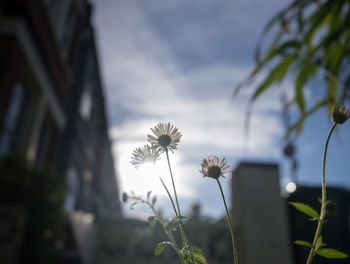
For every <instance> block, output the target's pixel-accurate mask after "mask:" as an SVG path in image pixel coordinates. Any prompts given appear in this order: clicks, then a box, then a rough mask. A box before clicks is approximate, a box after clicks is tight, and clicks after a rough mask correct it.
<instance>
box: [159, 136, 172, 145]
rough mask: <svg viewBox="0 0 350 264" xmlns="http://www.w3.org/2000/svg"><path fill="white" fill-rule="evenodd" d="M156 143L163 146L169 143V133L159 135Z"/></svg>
mask: <svg viewBox="0 0 350 264" xmlns="http://www.w3.org/2000/svg"><path fill="white" fill-rule="evenodd" d="M158 143H159V145H161V146H162V147H163V148H166V147H168V146H169V145H170V143H171V137H170V136H169V135H161V136H160V137H158Z"/></svg>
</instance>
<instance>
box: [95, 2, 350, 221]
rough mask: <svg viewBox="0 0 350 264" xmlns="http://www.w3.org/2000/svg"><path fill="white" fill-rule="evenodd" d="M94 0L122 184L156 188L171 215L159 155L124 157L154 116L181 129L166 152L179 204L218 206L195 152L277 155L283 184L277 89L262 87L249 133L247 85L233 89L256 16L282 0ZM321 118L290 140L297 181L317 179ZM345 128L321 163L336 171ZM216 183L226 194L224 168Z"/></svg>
mask: <svg viewBox="0 0 350 264" xmlns="http://www.w3.org/2000/svg"><path fill="white" fill-rule="evenodd" d="M93 2H94V4H95V10H94V14H93V17H94V25H95V29H96V39H97V46H98V50H99V56H100V58H101V61H100V65H101V69H102V77H103V78H102V79H103V81H104V85H105V87H106V97H107V105H108V115H109V122H110V135H111V138H112V140H113V143H114V145H113V152H114V155H115V160H116V170H117V175H118V181H119V188H120V191H121V192H123V191H126V192H130V191H134V192H135V194H136V195H143V196H146V193H147V192H148V191H149V190H151V191H152V192H153V193H155V194H158V196H159V199H158V200H159V203H158V206H159V208H160V209H161V210H163V212H164V213H165V214H171V211H170V210H171V206H170V204H169V202H168V201H167V200H166V197H165V191H164V190H163V188H162V186H161V184H160V181H159V179H158V176H161V177H162V178H163V179H164V180H165V181H166V182H167V184H169V187H170V181H169V172H168V170H167V167H166V157H165V156H164V155H162V158H161V160H160V161H159V162H157V163H156V165H155V168H157V169H155V168H154V169H155V171H154V172H153V171H152V169H149V168H148V169H145V168H142V167H140V168H139V169H138V170H136V169H135V168H134V167H133V166H132V165H131V164H130V157H131V154H132V151H133V149H134V148H136V147H140V146H143V145H144V144H146V143H147V142H146V139H147V134H149V133H151V130H150V128H151V127H154V126H155V125H156V124H157V123H159V122H170V123H172V124H174V125H175V126H176V127H178V128H179V131H180V132H181V133H182V134H183V137H182V139H181V142H180V144H179V149H178V150H177V151H175V153H174V154H171V156H170V160H171V163H172V166H173V170H174V176H175V182H176V185H177V187H178V194H179V198H180V204H181V206H182V208H183V210H182V211H183V212H185V213H188V212H189V211H190V208H191V205H192V204H193V203H195V202H199V203H200V204H201V209H202V213H203V214H205V215H210V216H211V217H215V218H217V217H222V216H223V214H224V208H223V205H222V204H221V200H220V197H219V193H218V189H217V185H216V184H215V182H214V181H213V180H212V179H208V178H203V177H202V175H201V174H200V173H199V170H200V164H201V161H202V159H203V158H205V157H207V156H209V155H216V156H218V157H220V158H222V157H226V158H227V159H228V161H229V164H230V165H231V170H233V169H234V168H235V166H236V164H237V163H239V162H240V161H242V160H245V161H246V160H250V161H258V162H259V161H260V162H277V163H278V164H279V165H280V174H281V186H282V188H285V185H286V184H287V183H288V182H289V181H290V171H289V167H288V163H287V162H286V160H285V159H284V157H283V155H282V148H283V141H282V137H283V134H284V133H285V128H284V126H283V122H282V121H281V109H282V108H281V103H280V96H281V93H280V91H281V89H279V90H278V89H273V90H271V91H270V92H267V93H266V94H264V96H263V97H261V98H260V99H259V100H258V101H257V102H256V104H255V105H254V107H253V115H252V119H251V122H250V129H249V134H248V135H247V134H245V130H244V124H245V123H244V120H245V112H246V109H247V103H248V100H249V96H250V95H251V92H252V90H251V89H245V90H242V92H241V93H240V94H239V96H238V97H237V98H235V99H233V98H232V92H233V89H234V87H235V85H236V84H237V83H238V82H240V81H241V80H242V79H243V78H244V77H245V76H246V75H247V74H248V72H249V71H250V70H251V69H252V68H253V66H254V61H253V53H254V48H255V45H256V43H257V40H258V37H259V34H260V33H261V31H262V29H263V25H265V24H266V23H267V21H268V19H269V18H270V17H272V15H274V14H275V13H276V12H277V10H279V9H280V8H281V7H282V5H284V4H285V2H284V1H277V0H249V1H220V3H218V2H215V1H195V0H192V1H190V0H188V1H187V0H180V1H173V0H171V1H170V0H164V1H152V0H128V1H121V0H120V1H112V0H101V1H97V0H95V1H93ZM257 10H259V12H257ZM252 17H254V19H252ZM292 87H293V84H292V83H289V81H288V80H287V81H286V82H285V83H284V84H283V89H284V90H285V91H287V93H288V94H289V95H290V96H291V97H292V96H293V90H292ZM306 96H308V98H309V100H310V101H311V102H313V101H316V100H317V98H318V96H319V89H316V88H313V87H310V89H309V90H308V93H307V94H306ZM294 113H296V112H295V111H294ZM296 117H297V116H296V115H294V118H296ZM329 124H330V122H329V120H328V117H327V114H326V111H324V110H321V111H320V112H319V113H317V114H316V115H315V116H314V117H312V118H311V119H309V120H308V121H307V125H306V126H305V130H304V132H303V133H302V135H301V137H300V139H299V140H298V146H297V151H298V153H297V158H298V159H299V170H298V172H297V174H298V175H297V180H298V181H299V182H302V183H305V184H319V183H320V178H319V175H320V169H319V168H320V163H321V158H322V146H323V140H324V138H325V137H326V134H327V132H328V129H329ZM315 129H316V130H317V133H316V134H315V133H314V131H315ZM348 133H349V125H348V124H346V125H345V126H344V128H342V133H339V134H338V136H339V137H338V138H339V139H343V141H342V143H343V144H339V143H337V142H332V146H330V156H332V153H333V157H334V158H333V160H332V158H330V160H329V163H328V164H329V166H330V168H334V169H335V170H334V171H336V168H337V166H336V165H337V164H338V165H339V161H341V160H344V159H345V156H346V155H345V153H347V152H346V149H347V148H348V147H349V140H348V138H345V136H344V135H347V134H348ZM344 143H345V144H344ZM334 148H337V152H336V153H335V151H333V152H332V149H333V150H334ZM341 166H345V167H346V166H347V168H343V170H342V171H346V169H348V171H349V170H350V168H349V166H350V165H349V163H344V164H342V165H341ZM336 172H337V173H335V174H334V175H333V176H332V177H330V179H329V182H330V184H332V183H334V184H338V185H340V184H341V185H345V186H349V179H347V178H346V177H345V175H344V174H343V173H341V171H336ZM222 183H223V187H224V191H225V194H226V196H227V197H228V200H229V201H230V197H231V193H230V184H231V183H230V177H228V178H227V179H222ZM123 212H124V214H126V215H129V216H133V217H140V216H143V215H144V214H147V212H146V211H144V209H141V208H135V210H134V211H131V210H129V208H128V207H127V206H125V205H124V208H123Z"/></svg>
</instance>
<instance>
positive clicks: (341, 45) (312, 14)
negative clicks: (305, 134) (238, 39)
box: [234, 0, 350, 137]
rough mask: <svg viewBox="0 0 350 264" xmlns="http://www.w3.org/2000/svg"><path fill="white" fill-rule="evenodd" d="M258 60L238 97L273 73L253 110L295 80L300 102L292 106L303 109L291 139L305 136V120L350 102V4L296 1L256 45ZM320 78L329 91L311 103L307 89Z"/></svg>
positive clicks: (261, 87) (347, 1)
mask: <svg viewBox="0 0 350 264" xmlns="http://www.w3.org/2000/svg"><path fill="white" fill-rule="evenodd" d="M268 34H273V37H272V38H271V39H270V38H269V39H270V41H269V43H268V44H267V46H265V45H263V42H264V40H266V39H267V35H268ZM263 46H264V47H266V48H264V49H265V51H263ZM255 60H256V66H255V68H254V69H253V70H252V72H251V73H250V74H249V75H248V76H247V78H246V79H244V80H243V81H242V82H241V83H239V84H238V85H237V87H236V88H235V90H234V95H237V94H238V93H239V91H240V90H241V89H242V88H243V87H245V86H247V85H248V84H250V83H252V82H253V81H254V80H255V78H256V76H257V75H258V74H259V73H261V72H265V71H267V72H268V73H267V75H266V77H265V79H263V80H262V81H260V82H259V83H258V84H257V87H256V89H255V91H254V93H253V95H252V97H251V99H250V105H249V109H250V108H251V106H252V104H253V102H254V101H255V100H256V99H257V98H259V97H260V96H261V95H262V94H263V93H264V92H266V91H267V90H268V89H269V88H271V87H273V86H275V85H276V84H279V83H281V82H282V81H283V80H284V79H286V77H287V76H288V77H289V76H292V77H293V79H294V90H295V91H294V98H293V99H292V101H290V102H286V105H287V106H288V107H290V106H297V108H298V111H299V120H298V122H296V123H295V124H293V125H292V126H291V127H290V128H289V130H288V132H287V135H286V137H288V136H289V135H290V133H291V132H292V131H294V130H295V129H296V130H297V132H298V133H299V132H300V131H301V129H302V126H303V122H304V120H305V118H307V117H308V116H310V115H311V114H313V113H314V112H315V111H317V110H318V109H320V108H322V107H327V108H328V110H329V111H330V109H331V107H332V106H333V105H334V104H344V103H349V101H350V89H349V86H350V67H349V63H350V0H336V1H334V0H294V1H292V2H291V3H290V4H289V5H288V6H287V7H285V8H284V9H282V10H281V11H280V12H278V13H277V14H276V15H275V16H274V17H273V18H272V19H271V20H270V21H269V22H268V23H267V24H266V26H265V28H264V30H263V32H262V35H261V38H260V40H259V42H258V44H257V47H256V54H255ZM290 73H292V74H290ZM320 77H321V79H322V83H323V84H324V87H325V88H326V89H325V90H326V92H325V94H323V95H322V98H321V99H320V100H318V101H317V102H313V104H312V105H308V103H309V102H308V100H307V99H306V97H305V91H306V85H307V83H308V82H309V81H312V80H313V79H315V78H317V79H319V78H320ZM321 88H322V87H320V88H319V90H321ZM309 101H310V100H309ZM249 112H250V111H249Z"/></svg>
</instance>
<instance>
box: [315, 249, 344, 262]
mask: <svg viewBox="0 0 350 264" xmlns="http://www.w3.org/2000/svg"><path fill="white" fill-rule="evenodd" d="M316 254H317V255H320V256H322V257H324V258H331V259H340V258H347V257H348V255H347V254H345V253H344V252H341V251H339V250H336V249H332V248H322V249H320V250H318V251H317V252H316Z"/></svg>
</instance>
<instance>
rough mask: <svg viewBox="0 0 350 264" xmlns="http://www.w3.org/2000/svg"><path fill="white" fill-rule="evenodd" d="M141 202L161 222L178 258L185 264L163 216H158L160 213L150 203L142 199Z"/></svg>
mask: <svg viewBox="0 0 350 264" xmlns="http://www.w3.org/2000/svg"><path fill="white" fill-rule="evenodd" d="M142 202H144V203H146V204H147V205H148V206H149V207H150V208H151V209H152V211H153V214H154V215H155V216H156V217H157V219H158V221H159V223H160V224H161V226H162V227H163V229H164V232H165V234H166V235H167V236H168V237H169V239H170V241H171V243H172V245H173V248H174V250H175V251H176V253H177V255H178V256H179V258H180V259H181V263H183V264H186V261H185V260H184V259H183V256H182V254H181V252H180V249H179V247H178V245H177V243H176V240H175V238H174V236H173V235H172V234H171V232H169V231H168V229H167V228H166V224H165V222H164V220H163V218H162V217H161V216H160V214H159V213H158V212H157V210H156V209H155V208H154V206H153V205H152V204H151V203H149V202H146V201H142Z"/></svg>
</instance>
